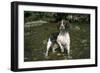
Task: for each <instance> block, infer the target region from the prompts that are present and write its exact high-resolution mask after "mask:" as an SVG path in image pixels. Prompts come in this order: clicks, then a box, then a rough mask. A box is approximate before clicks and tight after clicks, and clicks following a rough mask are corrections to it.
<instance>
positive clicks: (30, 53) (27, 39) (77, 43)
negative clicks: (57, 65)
mask: <svg viewBox="0 0 100 73" xmlns="http://www.w3.org/2000/svg"><path fill="white" fill-rule="evenodd" d="M33 25H34V24H33ZM56 31H58V30H57V26H56V23H45V24H42V25H39V26H34V27H24V61H25V62H27V61H44V60H62V59H66V58H65V57H66V56H67V55H66V52H65V53H61V52H60V49H59V48H58V49H56V51H57V52H56V53H53V52H52V50H50V52H49V58H48V59H47V58H45V52H46V45H47V40H48V37H49V36H50V34H51V33H52V32H56ZM69 33H70V38H71V45H70V46H71V52H70V53H71V56H72V59H88V58H90V25H89V24H88V23H80V22H75V23H71V28H70V32H69Z"/></svg>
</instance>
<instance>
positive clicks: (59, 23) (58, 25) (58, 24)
mask: <svg viewBox="0 0 100 73" xmlns="http://www.w3.org/2000/svg"><path fill="white" fill-rule="evenodd" d="M60 25H61V22H60V21H58V22H57V29H58V30H59V27H60Z"/></svg>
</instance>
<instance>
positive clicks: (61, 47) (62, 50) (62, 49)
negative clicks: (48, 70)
mask: <svg viewBox="0 0 100 73" xmlns="http://www.w3.org/2000/svg"><path fill="white" fill-rule="evenodd" d="M57 43H58V45H59V47H60V49H61V52H64V48H63V46H62V45H61V43H60V42H59V41H57Z"/></svg>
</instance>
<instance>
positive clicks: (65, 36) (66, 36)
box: [57, 33, 70, 44]
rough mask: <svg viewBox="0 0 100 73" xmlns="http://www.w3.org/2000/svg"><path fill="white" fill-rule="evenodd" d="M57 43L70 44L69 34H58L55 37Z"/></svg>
mask: <svg viewBox="0 0 100 73" xmlns="http://www.w3.org/2000/svg"><path fill="white" fill-rule="evenodd" d="M57 41H58V42H60V43H61V44H67V43H68V42H70V37H69V33H65V34H63V35H62V34H59V35H58V37H57Z"/></svg>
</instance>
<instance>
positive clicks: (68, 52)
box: [65, 44, 72, 59]
mask: <svg viewBox="0 0 100 73" xmlns="http://www.w3.org/2000/svg"><path fill="white" fill-rule="evenodd" d="M65 48H66V50H67V54H68V58H69V59H71V58H72V57H71V55H70V44H67V45H66V46H65Z"/></svg>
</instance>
